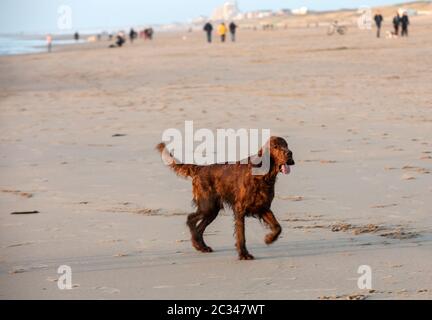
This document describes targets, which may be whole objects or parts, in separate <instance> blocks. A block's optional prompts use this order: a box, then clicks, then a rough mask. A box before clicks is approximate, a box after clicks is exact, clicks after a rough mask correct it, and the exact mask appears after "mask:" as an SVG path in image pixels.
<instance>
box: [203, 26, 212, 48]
mask: <svg viewBox="0 0 432 320" xmlns="http://www.w3.org/2000/svg"><path fill="white" fill-rule="evenodd" d="M203 30H204V31H205V32H206V34H207V42H208V43H211V42H212V32H213V26H212V24H211V23H210V22H207V23H206V24H205V25H204V28H203Z"/></svg>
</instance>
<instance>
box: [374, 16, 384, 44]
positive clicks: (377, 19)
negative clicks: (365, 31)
mask: <svg viewBox="0 0 432 320" xmlns="http://www.w3.org/2000/svg"><path fill="white" fill-rule="evenodd" d="M374 20H375V24H376V27H377V38H379V37H380V34H381V24H382V22H383V20H384V18H383V16H382V15H381V13H379V12H378V13H377V14H376V15H375V17H374Z"/></svg>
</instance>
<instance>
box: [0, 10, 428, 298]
mask: <svg viewBox="0 0 432 320" xmlns="http://www.w3.org/2000/svg"><path fill="white" fill-rule="evenodd" d="M388 28H389V27H388V26H387V25H386V26H385V29H388ZM410 31H411V33H410V37H409V38H407V39H385V38H381V39H376V38H375V37H374V31H359V30H355V29H354V28H350V29H349V31H348V34H347V35H345V36H336V35H335V36H331V37H329V36H327V35H326V29H325V28H296V29H287V30H279V31H255V32H254V31H243V30H240V31H239V34H238V42H237V43H235V44H233V43H229V42H228V43H225V44H221V43H219V42H217V41H216V42H215V43H213V44H212V45H208V44H207V43H205V42H204V40H205V39H204V34H202V33H201V32H196V33H195V32H194V33H185V34H168V33H167V34H157V36H156V39H155V40H154V41H153V42H144V41H137V42H136V43H134V44H133V45H129V44H128V45H126V46H125V47H124V48H119V49H108V48H107V46H108V43H107V42H103V43H97V44H92V45H82V46H81V45H78V46H75V47H68V48H61V49H59V50H57V51H56V52H53V53H52V54H34V55H24V56H11V57H0V86H1V91H0V108H1V109H0V110H1V111H0V130H1V132H0V142H1V151H2V152H1V158H0V173H1V177H2V182H1V185H0V191H1V192H0V228H1V231H0V244H1V246H0V297H1V298H2V299H9V298H30V299H46V298H54V299H67V298H73V299H78V298H84V299H99V298H103V299H171V298H172V299H189V298H195V299H206V298H213V299H225V298H230V299H237V298H238V299H254V298H255V299H270V298H271V299H294V298H300V299H346V298H351V299H356V298H357V299H363V298H367V299H412V298H415V299H431V298H432V276H431V275H432V250H431V249H432V242H431V241H432V216H431V209H430V208H431V207H432V200H431V199H432V184H431V181H432V180H431V177H432V175H431V171H432V139H431V138H432V82H431V77H430V70H432V55H431V52H432V39H431V37H430V32H431V31H432V20H431V19H429V18H428V19H426V18H424V17H419V18H417V19H416V18H413V19H412V26H411V30H410ZM185 120H193V121H194V126H195V128H196V129H198V128H209V129H212V130H215V129H217V128H235V129H238V128H270V129H271V132H272V133H273V134H275V135H281V136H283V137H285V138H286V139H287V140H288V142H289V145H290V148H291V149H292V150H293V152H294V155H295V159H296V162H297V164H296V166H294V167H293V168H292V172H291V174H290V175H289V176H280V177H279V179H278V182H277V186H276V198H275V200H274V202H273V206H272V208H273V211H274V212H275V214H276V216H277V218H278V219H279V220H280V222H281V224H282V227H283V232H282V236H281V238H280V239H279V240H278V241H277V242H276V243H274V244H273V245H271V246H266V245H265V244H264V241H263V240H264V236H265V234H266V232H267V230H265V229H264V227H263V226H262V225H260V224H259V222H258V221H256V220H253V219H249V220H248V221H247V225H246V229H247V241H248V247H249V250H250V251H251V253H252V254H254V255H255V257H256V260H254V261H238V260H237V256H236V252H235V248H234V237H233V219H232V213H231V211H230V210H227V211H225V212H221V214H220V215H219V217H218V218H217V219H216V221H215V222H214V223H213V224H212V225H210V227H209V228H208V230H207V232H206V239H207V243H208V244H209V245H210V246H211V247H212V248H213V249H214V251H215V252H214V253H211V254H202V253H198V252H196V251H194V249H193V248H192V247H191V244H190V240H189V233H188V230H187V227H186V225H185V219H186V214H188V213H189V212H192V210H193V208H192V207H191V183H190V181H187V180H182V179H180V178H178V177H176V176H175V175H174V174H173V173H172V172H170V171H169V170H168V169H167V168H166V167H164V166H163V164H162V163H161V160H160V158H159V156H158V154H157V153H156V152H155V151H154V146H155V145H156V144H157V143H158V142H160V140H161V134H162V132H163V130H165V129H167V128H179V129H182V128H183V127H184V121H185ZM34 210H36V211H38V213H33V214H11V212H20V211H34ZM60 265H69V266H71V268H72V282H73V289H72V290H59V289H58V287H57V283H56V280H57V279H58V277H59V275H58V274H57V268H58V267H59V266H60ZM360 265H368V266H370V267H371V269H372V289H373V290H372V291H370V290H361V289H359V288H358V286H357V280H358V277H359V276H360V275H359V274H358V273H357V269H358V267H359V266H360Z"/></svg>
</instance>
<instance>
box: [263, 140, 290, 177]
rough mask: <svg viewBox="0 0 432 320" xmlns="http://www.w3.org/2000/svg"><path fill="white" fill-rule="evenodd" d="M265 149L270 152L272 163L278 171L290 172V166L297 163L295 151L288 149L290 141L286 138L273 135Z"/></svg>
mask: <svg viewBox="0 0 432 320" xmlns="http://www.w3.org/2000/svg"><path fill="white" fill-rule="evenodd" d="M263 149H264V150H265V151H266V152H269V153H270V158H271V162H272V165H273V166H274V167H275V169H276V170H277V172H282V173H283V174H289V173H290V171H291V169H290V166H293V165H295V162H294V158H293V153H292V151H291V150H290V149H288V143H287V142H286V141H285V139H284V138H281V137H275V136H272V137H271V138H270V140H269V141H267V143H266V144H265V146H264V147H263ZM261 154H262V153H261Z"/></svg>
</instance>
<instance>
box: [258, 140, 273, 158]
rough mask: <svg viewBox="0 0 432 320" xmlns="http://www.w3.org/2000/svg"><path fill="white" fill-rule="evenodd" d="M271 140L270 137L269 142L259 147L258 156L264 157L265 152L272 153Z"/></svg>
mask: <svg viewBox="0 0 432 320" xmlns="http://www.w3.org/2000/svg"><path fill="white" fill-rule="evenodd" d="M270 140H271V139H268V140H267V142H266V143H265V144H264V145H263V146H262V147H261V149H259V151H258V156H259V157H262V156H263V154H265V153H270Z"/></svg>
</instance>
